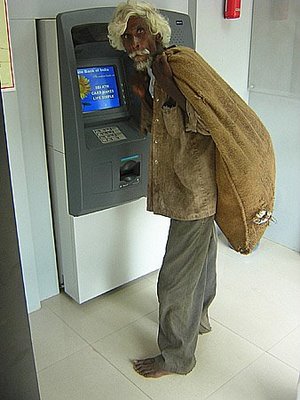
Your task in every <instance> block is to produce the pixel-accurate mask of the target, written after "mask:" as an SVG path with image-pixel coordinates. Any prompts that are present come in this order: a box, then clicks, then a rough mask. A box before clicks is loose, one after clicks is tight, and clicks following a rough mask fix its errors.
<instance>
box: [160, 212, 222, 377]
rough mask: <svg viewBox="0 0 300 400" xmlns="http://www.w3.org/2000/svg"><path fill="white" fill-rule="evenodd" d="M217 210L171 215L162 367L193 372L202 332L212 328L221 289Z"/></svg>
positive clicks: (163, 285)
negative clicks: (212, 308)
mask: <svg viewBox="0 0 300 400" xmlns="http://www.w3.org/2000/svg"><path fill="white" fill-rule="evenodd" d="M216 256H217V239H216V231H215V225H214V216H212V217H208V218H204V219H201V220H196V221H177V220H171V223H170V230H169V237H168V241H167V246H166V253H165V256H164V260H163V264H162V267H161V270H160V273H159V277H158V284H157V294H158V301H159V331H158V346H159V348H160V351H161V354H160V355H159V356H158V357H156V362H157V363H158V364H159V365H160V367H161V368H163V369H165V370H167V371H171V372H175V373H179V374H187V373H188V372H190V371H191V370H192V369H193V368H194V366H195V364H196V359H195V349H196V345H197V340H198V334H199V333H205V332H208V331H210V329H211V327H210V324H209V318H208V307H209V305H210V304H211V302H212V300H213V299H214V297H215V294H216Z"/></svg>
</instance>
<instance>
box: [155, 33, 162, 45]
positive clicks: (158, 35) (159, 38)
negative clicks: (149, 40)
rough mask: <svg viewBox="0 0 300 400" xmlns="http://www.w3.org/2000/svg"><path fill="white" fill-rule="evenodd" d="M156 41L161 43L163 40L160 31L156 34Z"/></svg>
mask: <svg viewBox="0 0 300 400" xmlns="http://www.w3.org/2000/svg"><path fill="white" fill-rule="evenodd" d="M155 41H156V43H161V41H162V36H161V34H160V33H157V34H156V36H155Z"/></svg>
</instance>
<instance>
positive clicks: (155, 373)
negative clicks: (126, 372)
mask: <svg viewBox="0 0 300 400" xmlns="http://www.w3.org/2000/svg"><path fill="white" fill-rule="evenodd" d="M133 368H134V370H135V371H136V372H137V373H138V374H140V375H143V376H144V377H145V378H160V377H161V376H164V375H171V374H172V373H173V372H169V371H165V370H164V369H162V368H161V367H160V366H159V365H158V363H157V362H156V360H155V358H145V359H144V360H134V361H133Z"/></svg>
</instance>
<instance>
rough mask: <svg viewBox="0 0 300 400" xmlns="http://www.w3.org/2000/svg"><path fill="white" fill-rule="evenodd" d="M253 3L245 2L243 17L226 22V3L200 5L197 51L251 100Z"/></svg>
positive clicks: (250, 1)
mask: <svg viewBox="0 0 300 400" xmlns="http://www.w3.org/2000/svg"><path fill="white" fill-rule="evenodd" d="M252 4H253V0H243V1H242V8H241V17H240V18H239V19H235V20H225V19H224V18H223V1H220V0H209V1H204V0H202V1H199V2H198V5H197V7H198V10H197V31H196V32H197V34H196V36H197V41H196V48H197V50H198V51H199V53H200V54H201V55H202V56H203V57H204V58H205V60H206V61H207V62H208V63H209V64H210V65H211V66H212V67H214V68H215V70H216V71H217V72H218V73H219V74H220V75H221V76H222V77H223V78H224V79H225V80H226V81H227V82H228V83H229V84H230V85H231V86H232V87H233V89H235V90H236V92H237V93H238V94H239V95H240V96H241V97H242V98H243V99H244V100H246V101H247V100H248V89H247V82H248V65H249V53H250V36H251V20H252Z"/></svg>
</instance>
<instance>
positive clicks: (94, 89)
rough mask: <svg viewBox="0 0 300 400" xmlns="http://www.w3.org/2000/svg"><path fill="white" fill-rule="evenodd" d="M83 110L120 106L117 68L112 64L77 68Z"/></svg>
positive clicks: (89, 110) (85, 111)
mask: <svg viewBox="0 0 300 400" xmlns="http://www.w3.org/2000/svg"><path fill="white" fill-rule="evenodd" d="M77 75H78V83H79V92H80V99H81V107H82V112H84V113H87V112H93V111H100V110H106V109H109V108H116V107H120V105H121V103H120V97H119V91H118V85H117V79H116V74H115V69H114V67H113V66H112V65H104V66H99V67H83V68H77Z"/></svg>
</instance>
